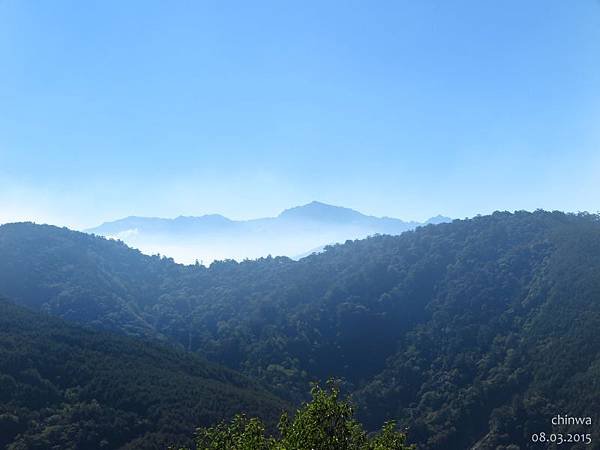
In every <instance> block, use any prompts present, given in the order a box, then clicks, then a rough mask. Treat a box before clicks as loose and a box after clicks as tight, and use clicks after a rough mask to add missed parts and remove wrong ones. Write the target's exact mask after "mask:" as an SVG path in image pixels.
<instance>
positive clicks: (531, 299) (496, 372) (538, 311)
mask: <svg viewBox="0 0 600 450" xmlns="http://www.w3.org/2000/svg"><path fill="white" fill-rule="evenodd" d="M0 294H3V295H6V296H7V297H10V298H11V299H14V300H15V301H16V302H18V303H21V304H23V305H26V306H29V307H31V308H34V309H39V310H42V311H45V312H48V313H50V314H53V315H57V316H60V317H62V318H65V319H68V320H72V321H76V322H80V323H84V324H87V325H91V326H94V327H97V328H102V329H105V330H111V331H117V332H119V333H124V334H129V335H133V336H138V337H146V338H155V339H161V340H163V341H165V342H169V343H170V344H172V345H174V346H176V347H178V348H180V349H182V350H187V351H191V352H195V353H198V354H200V355H202V356H203V357H205V358H207V359H209V360H211V361H214V362H217V363H220V364H223V365H226V366H228V367H230V368H232V369H235V370H238V371H241V372H242V373H244V374H245V375H247V376H250V377H252V378H254V379H256V380H260V381H263V382H265V383H267V384H268V385H269V386H270V387H271V388H272V390H273V392H274V393H276V394H278V395H280V396H282V397H285V398H286V399H287V400H289V401H291V402H295V403H299V402H300V401H302V400H306V399H307V396H308V392H309V388H308V386H309V382H310V381H314V380H324V379H326V378H329V377H340V378H341V379H342V380H343V382H342V388H343V390H344V392H348V393H351V394H352V398H353V399H354V401H355V402H356V403H357V407H358V413H359V418H361V419H362V420H363V421H364V422H365V424H366V425H367V427H368V428H369V429H375V428H376V427H379V426H380V425H381V423H382V422H383V421H384V420H387V419H396V420H398V421H399V423H400V424H401V425H402V426H403V427H404V426H406V427H409V429H410V432H409V439H410V440H411V441H414V442H417V443H418V444H419V448H421V449H431V450H434V449H447V448H469V447H477V448H482V449H487V448H493V449H496V448H500V449H503V448H506V449H508V448H511V447H510V446H511V445H517V446H520V447H527V446H528V445H530V438H531V434H532V433H534V432H540V431H549V430H550V428H551V423H550V421H551V418H552V416H553V415H556V414H562V413H568V414H570V415H580V416H590V417H592V419H593V420H592V422H593V425H592V426H591V427H590V426H588V427H579V428H577V427H575V428H573V427H572V428H573V429H572V431H581V432H586V433H593V432H596V433H597V431H598V424H599V423H600V417H599V414H600V386H599V385H598V383H599V380H600V220H599V218H598V217H597V216H595V215H590V214H578V215H574V214H564V213H561V212H545V211H536V212H534V213H529V212H516V213H506V212H498V213H494V214H493V215H490V216H482V217H476V218H473V219H470V220H456V221H454V222H452V223H447V224H439V225H430V226H425V227H420V228H418V229H416V230H415V231H409V232H406V233H404V234H402V235H400V236H374V237H371V238H368V239H365V240H360V241H349V242H346V243H345V244H342V245H335V246H331V247H329V248H327V250H326V251H325V252H324V253H322V254H318V255H313V256H310V257H307V258H304V259H302V260H300V261H292V260H290V259H288V258H283V257H276V258H271V257H269V258H262V259H259V260H256V261H245V262H242V263H236V262H234V261H221V262H215V263H213V264H211V266H210V267H208V268H206V267H203V266H201V265H197V266H194V265H192V266H182V265H178V264H175V263H174V262H173V261H172V260H169V259H168V258H164V257H159V256H154V257H150V256H145V255H143V254H141V253H139V252H138V251H135V250H132V249H130V248H128V247H127V246H125V245H124V244H122V243H120V242H117V241H109V240H105V239H103V238H99V237H95V236H91V235H87V234H83V233H76V232H73V231H70V230H67V229H59V228H56V227H50V226H39V225H34V224H29V223H24V224H10V225H4V226H2V227H0ZM573 448H578V447H577V446H575V447H573ZM581 448H584V447H583V446H582V447H581Z"/></svg>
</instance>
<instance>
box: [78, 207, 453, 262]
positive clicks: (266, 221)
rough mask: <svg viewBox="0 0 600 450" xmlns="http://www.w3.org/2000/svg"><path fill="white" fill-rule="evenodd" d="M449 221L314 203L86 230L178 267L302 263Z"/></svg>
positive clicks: (125, 222)
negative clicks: (265, 213)
mask: <svg viewBox="0 0 600 450" xmlns="http://www.w3.org/2000/svg"><path fill="white" fill-rule="evenodd" d="M449 221H451V219H450V218H448V217H444V216H440V215H438V216H436V217H433V218H431V219H429V220H428V221H426V222H424V223H420V222H414V221H409V222H406V221H403V220H400V219H395V218H390V217H374V216H368V215H365V214H362V213H360V212H358V211H355V210H353V209H350V208H344V207H340V206H333V205H328V204H325V203H321V202H317V201H313V202H311V203H308V204H306V205H302V206H296V207H293V208H290V209H286V210H285V211H283V212H282V213H281V214H279V215H278V216H277V217H268V218H260V219H252V220H231V219H228V218H227V217H224V216H222V215H219V214H209V215H204V216H199V217H188V216H179V217H176V218H174V219H165V218H156V217H133V216H132V217H126V218H123V219H119V220H115V221H112V222H106V223H103V224H102V225H100V226H98V227H95V228H90V229H88V230H85V231H86V232H88V233H93V234H97V235H100V236H105V237H109V238H114V239H120V240H122V241H123V242H125V243H127V244H128V245H130V246H132V247H135V248H138V249H140V250H141V251H142V252H144V253H146V254H157V253H160V254H163V255H166V256H169V257H172V258H174V259H175V260H176V261H177V262H180V263H193V262H195V261H196V260H198V261H201V262H203V263H205V264H209V263H211V262H212V261H214V260H224V259H235V260H238V261H241V260H243V259H255V258H259V257H262V256H267V255H273V256H288V257H291V258H301V257H304V256H307V255H309V254H311V253H313V252H315V251H316V252H318V251H320V250H321V249H322V248H323V247H324V246H325V245H329V244H334V243H339V242H345V241H346V240H353V239H361V238H365V237H367V236H372V235H375V234H389V235H398V234H401V233H403V232H405V231H408V230H412V229H414V228H416V227H417V226H420V225H426V224H430V223H431V224H438V223H443V222H449Z"/></svg>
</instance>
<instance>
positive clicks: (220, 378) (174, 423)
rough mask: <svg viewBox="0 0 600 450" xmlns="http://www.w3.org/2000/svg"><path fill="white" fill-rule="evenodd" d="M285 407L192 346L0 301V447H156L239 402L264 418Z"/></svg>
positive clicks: (179, 437) (226, 412)
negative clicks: (104, 329)
mask: <svg viewBox="0 0 600 450" xmlns="http://www.w3.org/2000/svg"><path fill="white" fill-rule="evenodd" d="M284 408H285V405H284V403H283V402H281V401H279V400H278V399H276V398H275V397H274V396H272V395H270V394H268V393H267V392H266V391H264V390H263V389H261V388H259V387H258V386H257V385H256V384H254V383H252V382H251V381H249V380H248V379H246V378H244V377H242V376H241V375H238V374H236V373H234V372H232V371H230V370H227V369H224V368H221V367H218V366H216V365H213V364H210V363H207V362H205V361H203V360H201V359H200V358H197V357H195V356H193V355H190V354H186V353H183V352H180V351H175V350H174V349H172V348H169V347H166V346H163V345H158V344H155V343H151V342H144V341H139V340H134V339H131V338H125V337H116V336H112V335H109V334H107V333H99V332H94V331H90V330H86V329H83V328H81V327H79V326H75V325H70V324H67V323H65V322H64V321H62V320H59V319H55V318H51V317H48V316H46V315H42V314H36V313H33V312H30V311H28V310H26V309H24V308H22V307H19V306H16V305H13V304H11V303H9V302H8V301H5V300H0V448H5V446H6V448H8V449H11V450H17V449H28V450H30V449H40V450H42V449H49V448H60V449H95V448H109V449H115V448H128V449H152V448H156V449H164V448H166V446H167V445H168V444H169V443H173V442H179V443H182V444H183V443H187V442H189V441H188V440H189V438H190V437H191V435H192V433H193V430H194V428H195V427H196V426H198V425H200V424H204V425H210V424H213V423H215V422H216V421H218V420H221V419H224V418H227V417H229V416H231V415H232V414H234V413H236V412H237V411H238V410H239V409H242V410H248V411H253V414H256V415H258V416H261V417H265V418H266V419H267V421H269V422H270V423H271V424H273V421H274V420H275V419H276V417H277V416H278V414H279V413H280V412H281V411H282V409H284Z"/></svg>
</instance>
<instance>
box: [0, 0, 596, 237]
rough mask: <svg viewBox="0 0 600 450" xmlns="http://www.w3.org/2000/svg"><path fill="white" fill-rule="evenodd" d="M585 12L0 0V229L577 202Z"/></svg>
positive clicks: (517, 5) (503, 5)
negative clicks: (308, 207) (300, 211)
mask: <svg viewBox="0 0 600 450" xmlns="http://www.w3.org/2000/svg"><path fill="white" fill-rule="evenodd" d="M599 54H600V6H599V4H598V2H596V1H594V0H582V1H577V2H568V1H563V0H550V1H548V0H538V1H528V2H521V1H516V0H513V1H507V2H479V1H463V2H453V3H452V5H450V4H449V3H447V2H441V1H423V2H408V1H406V2H377V3H376V4H373V3H371V2H368V3H365V2H326V3H323V2H300V3H296V4H287V3H286V4H282V3H281V2H250V3H248V2H237V3H235V2H234V3H227V4H221V3H212V2H177V3H173V2H155V1H143V2H142V1H131V2H115V1H107V2H96V3H89V2H85V3H80V2H72V1H53V2H27V1H11V0H9V1H3V2H0V59H1V60H2V67H1V69H0V222H12V221H20V220H33V221H36V222H47V223H52V224H57V225H67V226H69V227H72V228H76V229H85V228H90V227H94V226H97V225H98V224H100V223H103V222H107V221H111V220H116V219H119V218H122V217H127V216H150V217H177V216H180V215H183V216H200V215H203V214H216V213H218V214H223V215H224V216H226V217H228V218H231V219H255V218H260V217H274V216H276V215H277V214H279V213H280V212H281V211H283V210H284V209H286V208H289V207H291V206H296V205H303V204H306V203H309V202H310V201H313V200H320V201H323V202H325V203H329V204H333V205H342V206H345V207H350V208H353V209H355V210H357V211H360V212H362V213H365V214H368V215H375V216H390V217H398V218H401V219H403V220H409V221H410V220H414V221H419V222H422V221H425V220H426V219H428V218H429V217H431V216H435V215H437V214H442V215H444V216H449V217H465V216H473V215H476V214H484V213H488V212H491V211H493V210H496V209H507V210H517V209H527V210H534V209H537V208H545V209H561V210H567V211H578V210H588V211H592V212H594V211H597V210H598V206H597V198H598V196H599V194H600V188H599V187H598V183H597V174H598V173H599V171H600V152H599V151H598V144H599V139H600V136H599V132H598V127H597V124H598V121H599V120H600V114H599V112H600V109H599V108H600V102H599V100H600V96H599V93H600V79H599V77H600V59H599V58H598V55H599Z"/></svg>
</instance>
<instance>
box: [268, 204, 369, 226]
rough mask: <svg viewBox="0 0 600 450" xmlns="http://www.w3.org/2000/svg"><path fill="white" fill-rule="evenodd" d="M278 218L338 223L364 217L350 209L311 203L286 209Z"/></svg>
mask: <svg viewBox="0 0 600 450" xmlns="http://www.w3.org/2000/svg"><path fill="white" fill-rule="evenodd" d="M278 217H279V218H282V219H310V220H316V221H326V222H340V221H348V220H350V221H352V220H356V219H361V218H365V217H366V216H365V215H364V214H361V213H359V212H358V211H355V210H353V209H350V208H344V207H342V206H334V205H329V204H327V203H322V202H318V201H312V202H310V203H307V204H306V205H302V206H296V207H294V208H289V209H286V210H285V211H283V212H282V213H281V214H279V216H278Z"/></svg>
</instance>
